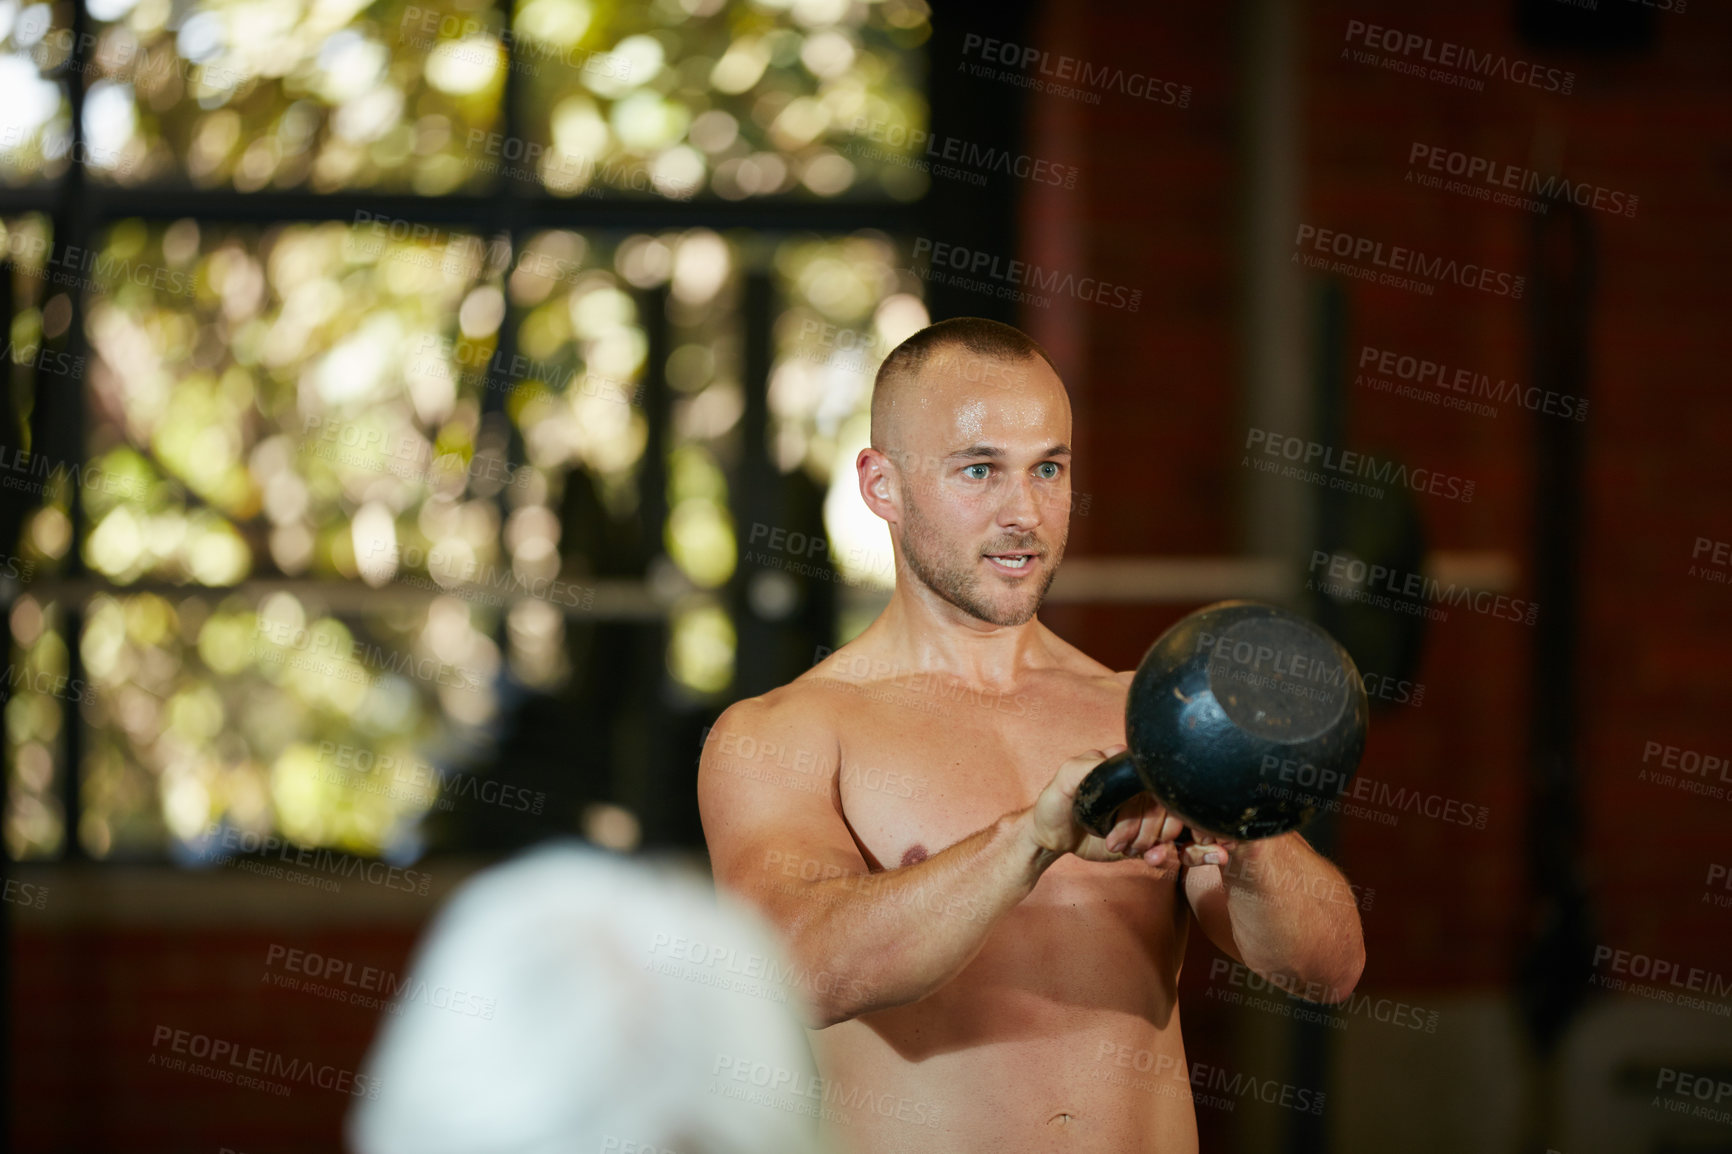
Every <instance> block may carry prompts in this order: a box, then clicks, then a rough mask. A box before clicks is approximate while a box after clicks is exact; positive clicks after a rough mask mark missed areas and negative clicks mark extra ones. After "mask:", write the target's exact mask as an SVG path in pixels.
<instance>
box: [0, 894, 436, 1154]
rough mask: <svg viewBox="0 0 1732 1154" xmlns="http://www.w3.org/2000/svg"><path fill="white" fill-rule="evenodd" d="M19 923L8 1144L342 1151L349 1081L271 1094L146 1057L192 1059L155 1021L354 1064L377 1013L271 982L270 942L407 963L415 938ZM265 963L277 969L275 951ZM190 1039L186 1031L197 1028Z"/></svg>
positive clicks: (240, 1043) (403, 933)
mask: <svg viewBox="0 0 1732 1154" xmlns="http://www.w3.org/2000/svg"><path fill="white" fill-rule="evenodd" d="M53 896H54V895H53V893H52V891H51V893H50V899H51V900H52V898H53ZM28 916H29V915H28V914H26V915H24V917H28ZM20 920H21V921H22V920H23V918H20ZM18 928H19V931H20V932H19V933H18V936H17V939H16V940H17V947H16V949H15V951H14V954H13V959H14V960H13V967H14V969H13V998H12V1012H13V1049H12V1053H13V1063H14V1065H13V1080H12V1092H11V1095H10V1097H11V1101H12V1103H13V1108H12V1109H11V1111H10V1112H9V1113H10V1115H11V1123H10V1125H11V1133H12V1143H13V1148H14V1149H17V1150H25V1151H88V1150H127V1151H137V1152H141V1154H143V1152H158V1151H161V1152H165V1154H166V1152H169V1151H175V1152H181V1151H200V1152H208V1154H217V1152H218V1151H220V1150H222V1149H223V1148H225V1147H226V1148H228V1149H231V1150H235V1151H238V1152H240V1154H267V1152H273V1151H274V1152H287V1151H332V1150H339V1149H342V1139H341V1134H342V1120H343V1116H344V1114H345V1112H346V1111H347V1109H348V1107H349V1105H350V1103H351V1101H352V1099H351V1098H350V1097H349V1096H348V1095H347V1094H345V1093H340V1092H337V1091H334V1090H327V1089H322V1088H319V1087H318V1086H316V1085H312V1084H308V1083H307V1082H304V1081H295V1082H292V1083H291V1084H290V1093H289V1095H288V1096H287V1097H279V1096H277V1095H276V1094H274V1093H268V1092H265V1091H262V1090H257V1089H252V1088H242V1087H239V1086H236V1085H231V1084H224V1083H223V1082H220V1081H216V1080H214V1079H211V1078H208V1077H201V1076H197V1075H194V1074H192V1073H190V1072H188V1070H186V1069H182V1070H173V1069H169V1068H164V1067H161V1066H158V1065H156V1064H154V1063H153V1062H152V1058H153V1056H155V1057H157V1058H159V1059H173V1058H175V1057H184V1058H186V1060H187V1064H188V1067H190V1066H192V1065H193V1064H194V1063H195V1060H194V1059H192V1058H191V1057H190V1055H187V1054H181V1055H176V1054H174V1053H173V1039H172V1037H171V1038H169V1039H168V1040H166V1041H161V1042H158V1041H157V1030H158V1027H168V1028H170V1029H175V1030H186V1031H188V1034H189V1035H196V1034H202V1035H204V1036H206V1037H207V1038H210V1039H212V1040H213V1041H229V1042H233V1043H235V1044H236V1045H237V1047H239V1048H240V1049H241V1050H242V1052H243V1054H244V1053H245V1051H246V1050H247V1049H248V1048H250V1047H258V1048H260V1049H262V1050H265V1051H268V1052H269V1053H270V1054H272V1055H280V1056H281V1058H282V1059H283V1060H284V1061H285V1062H302V1063H309V1064H311V1065H313V1066H331V1067H335V1071H333V1075H335V1074H336V1073H337V1072H340V1071H348V1072H355V1071H358V1070H359V1068H360V1063H361V1060H362V1057H363V1056H364V1054H365V1053H366V1050H367V1046H368V1044H369V1043H370V1042H371V1040H372V1037H373V1033H374V1031H375V1029H376V1028H377V1025H378V1020H379V1016H380V1015H379V1012H378V1011H376V1010H373V1009H368V1008H363V1007H361V1006H356V1005H352V1004H348V1003H345V1002H341V1001H336V1000H331V999H328V998H324V997H317V996H313V995H312V994H309V993H304V992H301V991H297V990H290V989H281V988H277V987H275V986H273V985H271V984H269V983H267V982H266V981H265V974H266V973H267V966H266V956H267V952H268V951H269V950H270V948H271V946H272V945H282V946H284V947H285V948H295V949H303V950H311V951H315V952H318V953H320V954H322V955H324V956H330V957H337V958H341V959H343V960H345V961H348V962H353V963H354V965H355V966H356V967H357V969H359V968H360V967H365V966H377V967H381V968H383V969H386V970H390V971H392V972H394V973H396V974H398V975H399V976H402V975H405V974H406V973H407V970H406V968H405V967H406V964H407V958H408V955H409V949H410V946H411V945H412V943H413V940H414V936H415V935H414V932H413V931H412V930H410V929H408V928H400V927H389V928H382V929H371V930H369V929H345V930H322V931H306V930H301V931H296V932H289V931H281V932H276V931H267V930H233V931H223V930H220V929H215V928H210V927H205V928H203V929H188V928H185V927H181V928H176V929H173V930H158V931H142V930H121V929H109V930H95V929H79V928H72V927H44V926H40V925H34V926H33V925H31V924H29V923H27V922H26V923H25V924H24V925H22V926H19V927H18ZM270 972H282V969H281V966H280V964H279V965H277V966H273V967H271V968H270ZM153 1043H154V1044H153ZM184 1044H185V1045H186V1046H187V1047H189V1048H190V1046H191V1045H193V1043H192V1042H191V1039H190V1037H189V1038H188V1039H187V1040H186V1042H185V1043H184ZM198 1045H199V1048H200V1049H201V1050H203V1049H204V1043H199V1044H198ZM266 1060H267V1061H268V1059H266ZM207 1064H211V1063H207ZM214 1065H216V1066H218V1067H227V1063H226V1062H218V1063H214ZM235 1072H236V1073H239V1072H240V1071H235Z"/></svg>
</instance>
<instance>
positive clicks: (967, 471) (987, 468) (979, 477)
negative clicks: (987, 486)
mask: <svg viewBox="0 0 1732 1154" xmlns="http://www.w3.org/2000/svg"><path fill="white" fill-rule="evenodd" d="M976 469H979V470H980V472H978V473H977V472H975V470H976ZM990 472H992V466H991V465H965V466H963V469H962V474H963V476H965V477H968V478H970V479H971V480H975V481H984V480H986V475H987V474H988V473H990Z"/></svg>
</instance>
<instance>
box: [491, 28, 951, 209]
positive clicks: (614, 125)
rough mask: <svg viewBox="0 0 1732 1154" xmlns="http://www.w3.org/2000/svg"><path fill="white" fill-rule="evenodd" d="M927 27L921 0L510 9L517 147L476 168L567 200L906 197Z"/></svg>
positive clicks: (913, 175)
mask: <svg viewBox="0 0 1732 1154" xmlns="http://www.w3.org/2000/svg"><path fill="white" fill-rule="evenodd" d="M929 34H930V27H929V25H928V23H927V9H926V6H925V4H924V3H923V2H922V0H883V2H880V3H857V2H856V3H850V2H848V0H791V2H790V0H774V2H769V0H756V2H748V0H650V2H647V3H639V4H618V5H591V4H588V3H586V2H585V0H517V6H516V16H515V19H514V36H515V49H516V63H515V64H514V67H516V68H518V69H519V71H520V72H521V73H522V74H523V80H524V83H525V88H526V89H527V92H528V100H527V103H526V109H527V111H528V116H529V120H528V128H527V131H528V133H529V134H530V139H529V140H528V141H527V142H525V141H510V140H501V139H498V138H487V139H484V140H483V141H482V145H483V147H482V150H481V151H482V152H484V153H485V155H483V156H478V157H477V160H478V162H479V163H481V164H482V165H484V166H486V167H490V168H498V169H501V170H504V171H506V172H507V174H508V175H511V176H513V177H515V176H516V173H517V172H521V173H522V174H523V175H524V177H525V178H526V179H530V180H534V179H536V178H539V179H540V181H541V183H542V184H543V185H544V186H545V187H546V188H547V189H548V190H550V191H552V192H554V193H557V194H560V195H564V196H573V195H577V194H580V193H585V192H591V193H621V194H625V195H632V194H637V195H647V196H657V195H659V196H668V197H676V198H683V197H689V196H694V195H700V194H706V195H714V196H719V197H724V198H726V199H729V200H743V199H747V198H750V197H757V196H775V195H789V194H792V195H800V196H807V197H812V196H818V197H838V196H855V197H861V198H877V199H883V198H885V197H892V198H896V199H902V200H911V199H914V198H916V197H918V196H919V195H920V194H921V193H922V192H924V191H925V187H926V177H925V174H924V173H921V172H919V171H917V170H915V169H913V168H911V167H908V166H907V165H905V164H899V163H897V160H898V159H901V158H903V157H905V156H907V155H908V150H909V148H910V147H911V146H910V144H909V137H908V132H909V130H910V129H923V128H924V127H925V125H926V102H925V98H924V95H923V92H922V86H923V83H924V77H923V76H921V75H920V74H919V69H920V68H921V67H923V62H922V59H921V56H920V54H919V53H918V52H914V51H910V50H911V49H916V48H918V47H919V46H920V45H921V44H923V43H924V42H925V40H926V38H927V36H928V35H929ZM864 145H870V147H865V146H864ZM512 170H516V172H514V171H512Z"/></svg>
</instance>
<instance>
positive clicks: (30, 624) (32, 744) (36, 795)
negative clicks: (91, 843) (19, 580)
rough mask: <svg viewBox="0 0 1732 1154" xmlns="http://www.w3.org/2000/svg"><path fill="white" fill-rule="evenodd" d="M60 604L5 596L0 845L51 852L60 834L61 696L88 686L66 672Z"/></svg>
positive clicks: (18, 851) (21, 855)
mask: <svg viewBox="0 0 1732 1154" xmlns="http://www.w3.org/2000/svg"><path fill="white" fill-rule="evenodd" d="M59 618H60V614H59V610H58V609H57V608H56V606H55V605H54V604H53V603H52V602H49V603H46V604H45V603H43V602H41V601H39V600H38V599H37V598H35V597H33V596H30V595H29V594H26V595H24V596H22V597H20V598H18V600H17V601H15V602H13V604H12V616H11V621H10V623H9V624H10V638H11V641H10V646H9V649H10V659H9V660H8V662H7V667H6V673H7V688H8V690H9V699H8V700H7V702H6V766H7V773H6V786H7V792H6V851H7V853H9V854H10V855H11V856H12V857H13V859H14V860H21V859H25V858H50V857H54V856H55V855H56V854H57V853H59V851H60V846H61V843H62V842H63V841H64V840H65V836H66V831H65V817H66V815H65V812H64V811H63V809H62V808H61V805H60V796H59V793H58V786H59V780H60V768H61V764H62V762H63V760H64V756H65V750H64V747H63V745H62V744H61V727H62V718H63V717H64V716H65V713H64V705H65V702H66V701H67V700H69V699H70V700H72V701H74V702H76V701H77V700H79V699H80V698H81V697H82V696H84V694H85V693H87V692H88V690H87V688H86V687H85V686H84V685H83V684H74V683H73V682H72V680H71V679H70V678H68V676H67V669H68V661H67V652H66V638H65V636H64V634H63V632H62V630H61V627H60V619H59Z"/></svg>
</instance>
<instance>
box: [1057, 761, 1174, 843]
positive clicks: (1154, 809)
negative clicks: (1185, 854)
mask: <svg viewBox="0 0 1732 1154" xmlns="http://www.w3.org/2000/svg"><path fill="white" fill-rule="evenodd" d="M1124 748H1125V747H1124V746H1122V745H1113V746H1108V747H1107V748H1106V749H1091V750H1089V751H1087V752H1086V753H1080V754H1078V755H1077V756H1075V757H1073V758H1071V759H1070V760H1069V761H1067V762H1065V763H1064V764H1063V765H1061V766H1059V769H1058V773H1057V774H1055V775H1054V776H1053V779H1052V781H1051V782H1050V783H1049V784H1048V785H1047V787H1046V788H1045V789H1043V790H1042V791H1041V794H1040V796H1039V797H1038V798H1036V799H1035V802H1034V805H1033V806H1032V807H1031V808H1030V809H1029V810H1028V825H1029V835H1030V836H1031V837H1032V838H1033V839H1034V842H1035V844H1036V845H1038V846H1039V847H1040V848H1041V849H1043V850H1045V851H1047V852H1048V853H1051V854H1053V855H1055V856H1056V855H1059V854H1067V853H1073V854H1075V855H1076V856H1078V857H1080V858H1082V859H1084V860H1085V861H1103V862H1111V861H1124V860H1126V859H1128V858H1133V857H1140V858H1143V859H1144V860H1145V861H1147V862H1148V863H1149V864H1150V865H1160V864H1161V863H1162V862H1163V861H1164V860H1167V858H1168V854H1167V852H1166V851H1167V849H1168V847H1167V843H1168V842H1171V841H1172V840H1173V839H1174V838H1176V837H1178V836H1179V831H1180V830H1182V829H1183V828H1184V823H1183V822H1181V821H1180V820H1179V819H1178V818H1176V817H1174V816H1173V815H1172V814H1169V813H1168V812H1167V810H1166V807H1165V806H1163V805H1162V804H1161V803H1160V802H1158V801H1156V800H1155V799H1154V798H1153V797H1151V796H1149V795H1148V794H1146V793H1144V794H1138V795H1137V796H1136V797H1133V798H1132V799H1131V800H1129V801H1127V802H1125V804H1124V805H1122V806H1120V807H1119V812H1118V815H1117V817H1118V820H1117V821H1115V822H1114V823H1113V828H1112V829H1110V830H1108V831H1107V835H1106V837H1104V838H1102V837H1096V836H1094V835H1093V834H1091V833H1090V832H1089V831H1088V830H1087V829H1085V828H1084V827H1083V825H1082V824H1081V823H1080V822H1078V821H1077V819H1076V791H1077V790H1078V789H1079V788H1080V787H1081V786H1082V783H1083V779H1084V778H1086V777H1087V776H1088V775H1089V771H1090V770H1092V769H1093V768H1094V767H1095V766H1097V765H1099V764H1100V763H1101V762H1103V761H1105V760H1106V759H1107V758H1109V757H1111V756H1113V755H1114V754H1116V753H1120V752H1123V750H1124Z"/></svg>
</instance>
